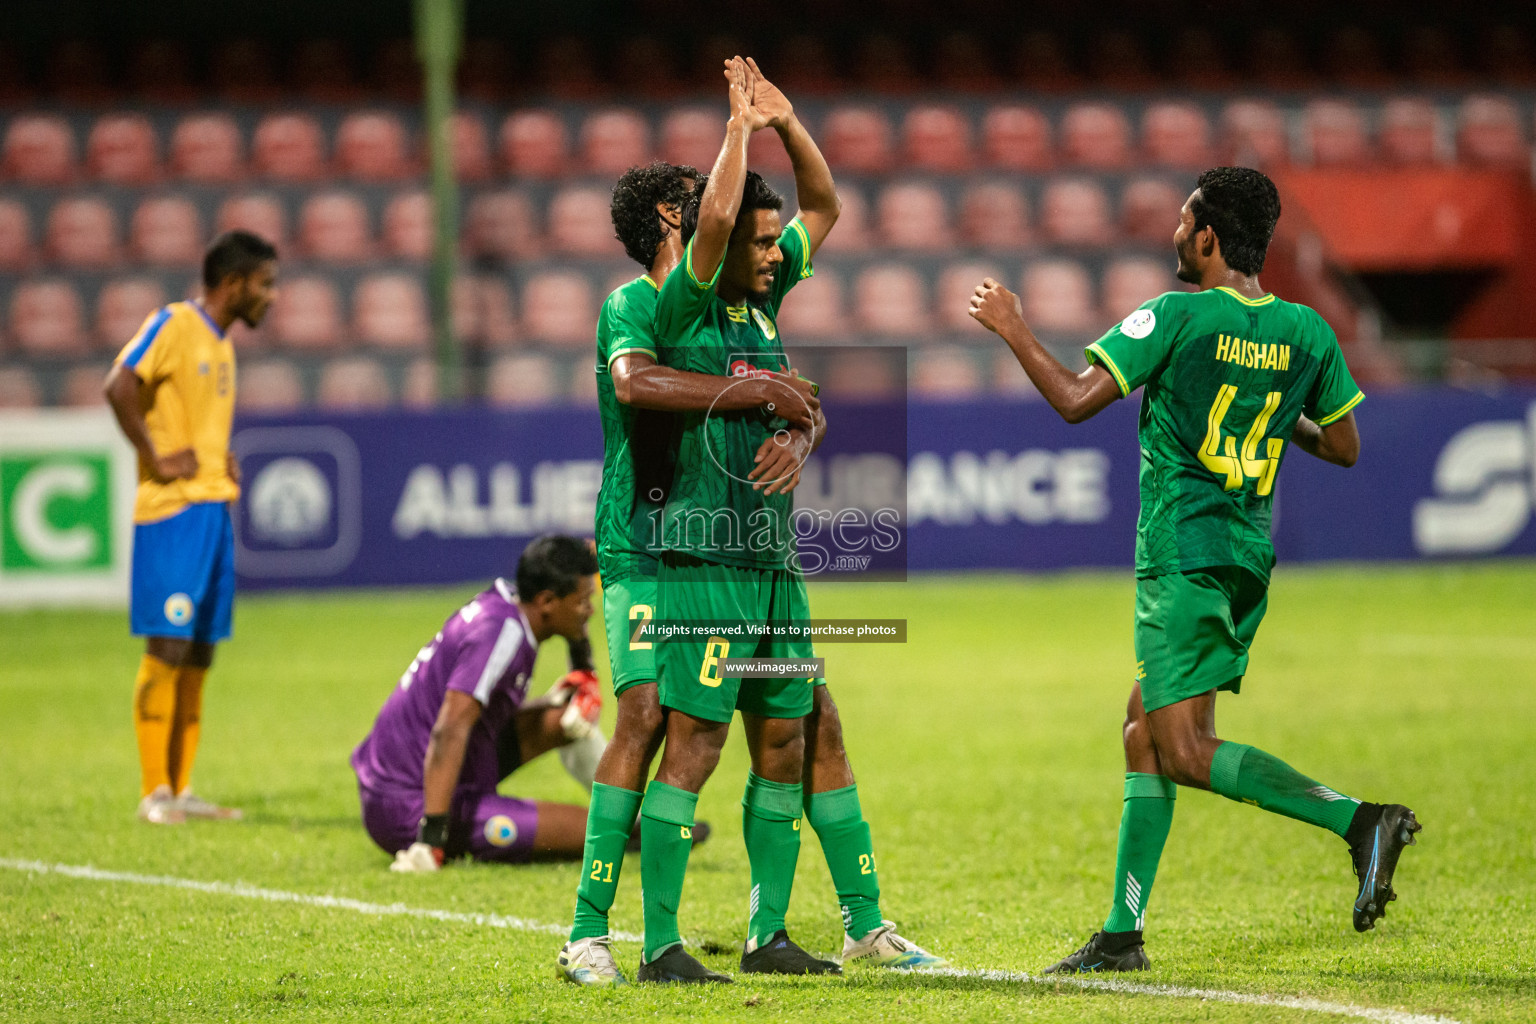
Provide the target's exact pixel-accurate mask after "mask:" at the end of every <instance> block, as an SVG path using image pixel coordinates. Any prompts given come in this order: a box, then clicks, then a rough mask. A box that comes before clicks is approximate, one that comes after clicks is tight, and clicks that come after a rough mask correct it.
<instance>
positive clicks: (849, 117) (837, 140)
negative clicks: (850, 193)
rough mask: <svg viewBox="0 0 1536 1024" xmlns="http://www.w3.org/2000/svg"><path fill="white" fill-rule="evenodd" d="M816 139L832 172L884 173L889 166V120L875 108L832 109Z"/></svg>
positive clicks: (890, 158) (890, 162)
mask: <svg viewBox="0 0 1536 1024" xmlns="http://www.w3.org/2000/svg"><path fill="white" fill-rule="evenodd" d="M819 141H820V142H821V149H822V152H823V153H824V154H825V155H826V158H827V163H829V164H830V165H831V166H832V169H833V170H835V171H852V172H854V173H863V174H885V173H888V172H889V171H890V169H891V164H892V154H891V123H890V121H889V120H888V119H887V118H886V116H885V114H884V113H883V112H881V111H880V110H879V109H878V108H875V107H836V108H834V109H833V110H832V111H831V113H829V114H827V117H826V121H825V122H824V123H823V125H822V129H821V133H820V138H819Z"/></svg>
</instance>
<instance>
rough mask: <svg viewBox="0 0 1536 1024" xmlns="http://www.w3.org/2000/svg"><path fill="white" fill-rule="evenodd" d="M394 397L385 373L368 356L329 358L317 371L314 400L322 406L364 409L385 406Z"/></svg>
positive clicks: (344, 410)
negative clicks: (318, 380)
mask: <svg viewBox="0 0 1536 1024" xmlns="http://www.w3.org/2000/svg"><path fill="white" fill-rule="evenodd" d="M394 400H395V392H394V387H393V386H392V385H391V384H390V382H389V375H388V373H386V372H385V369H384V367H383V365H382V364H381V363H379V362H378V361H377V360H375V359H371V358H369V357H368V356H347V357H344V358H341V359H332V360H331V361H330V362H328V363H326V364H325V367H324V368H323V369H322V370H321V371H320V383H319V386H318V387H317V389H316V394H315V401H316V404H317V405H319V406H320V408H322V409H334V410H337V411H341V412H364V411H367V410H370V409H384V408H388V407H389V406H390V405H392V404H394Z"/></svg>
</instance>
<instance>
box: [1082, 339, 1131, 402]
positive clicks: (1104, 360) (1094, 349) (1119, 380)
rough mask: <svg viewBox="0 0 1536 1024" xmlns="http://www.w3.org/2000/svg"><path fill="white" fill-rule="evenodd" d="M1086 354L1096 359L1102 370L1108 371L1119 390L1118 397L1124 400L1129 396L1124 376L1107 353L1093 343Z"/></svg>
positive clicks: (1129, 389)
mask: <svg viewBox="0 0 1536 1024" xmlns="http://www.w3.org/2000/svg"><path fill="white" fill-rule="evenodd" d="M1088 354H1089V355H1091V356H1094V357H1096V358H1097V359H1098V361H1099V363H1100V364H1101V365H1103V367H1104V369H1106V370H1108V371H1109V372H1110V374H1111V375H1112V376H1113V377H1114V378H1115V384H1116V385H1117V386H1118V387H1119V388H1120V397H1122V398H1125V397H1127V396H1129V395H1130V393H1131V388H1130V385H1128V384H1127V383H1126V382H1125V374H1123V373H1121V372H1120V367H1118V366H1116V365H1115V361H1114V360H1113V359H1111V358H1109V353H1107V352H1105V351H1104V350H1103V349H1102V348H1100V347H1099V343H1098V342H1094V343H1093V344H1092V345H1089V346H1088Z"/></svg>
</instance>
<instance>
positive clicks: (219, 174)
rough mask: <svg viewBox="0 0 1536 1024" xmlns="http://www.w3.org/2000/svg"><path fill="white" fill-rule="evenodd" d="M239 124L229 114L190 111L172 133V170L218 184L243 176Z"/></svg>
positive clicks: (183, 176)
mask: <svg viewBox="0 0 1536 1024" xmlns="http://www.w3.org/2000/svg"><path fill="white" fill-rule="evenodd" d="M243 149H244V146H243V144H242V143H241V140H240V127H239V126H238V125H236V124H235V119H234V118H233V117H230V116H229V115H228V114H192V115H190V116H188V117H184V118H182V120H181V121H180V122H179V123H178V124H177V125H176V130H175V131H174V132H173V133H172V135H171V173H172V174H175V175H176V176H177V177H179V178H184V179H185V180H187V181H195V182H198V183H199V184H211V185H220V184H224V183H226V182H231V181H239V180H240V179H241V178H242V177H244V176H245V166H244V163H245V159H244V155H243Z"/></svg>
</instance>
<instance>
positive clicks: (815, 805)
mask: <svg viewBox="0 0 1536 1024" xmlns="http://www.w3.org/2000/svg"><path fill="white" fill-rule="evenodd" d="M805 816H806V818H807V819H809V821H810V823H811V828H813V829H815V830H816V838H817V839H819V840H821V852H822V853H823V854H825V855H826V858H827V870H828V871H830V872H831V874H832V885H833V887H834V888H835V889H837V902H838V905H839V906H840V907H842V909H843V930H844V931H846V932H847V933H848V934H849V935H852V936H853V937H854V938H856V939H861V938H863V937H864V936H866V935H868V934H869V933H870V932H872V931H874V930H875V929H876V928H879V927H880V876H879V875H878V874H877V873H876V871H875V848H874V846H873V845H872V844H871V842H870V838H869V824H868V823H867V822H865V820H864V813H863V811H861V810H860V809H859V787H857V786H845V787H844V788H842V789H832V790H828V791H827V792H825V793H812V794H811V795H810V796H809V797H808V798H807V799H806V801H805Z"/></svg>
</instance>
